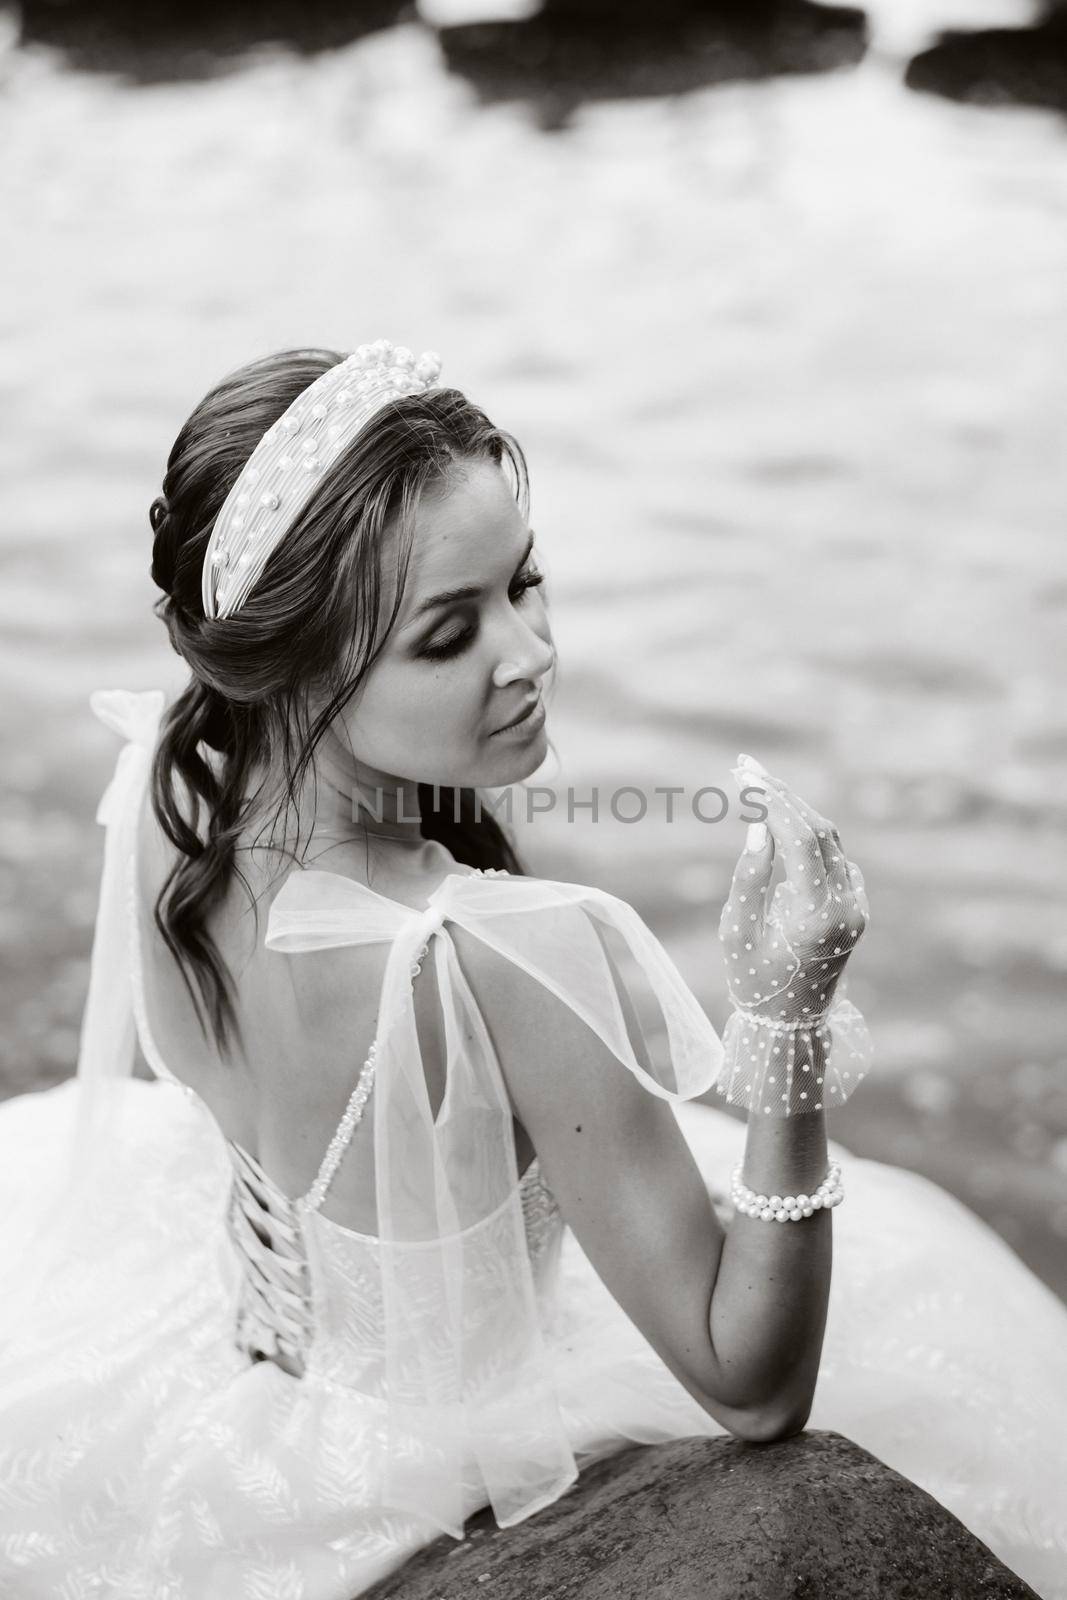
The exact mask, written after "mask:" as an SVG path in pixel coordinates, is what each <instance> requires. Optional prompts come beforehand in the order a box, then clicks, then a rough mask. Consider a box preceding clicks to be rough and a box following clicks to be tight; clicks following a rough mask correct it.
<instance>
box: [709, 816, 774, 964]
mask: <svg viewBox="0 0 1067 1600" xmlns="http://www.w3.org/2000/svg"><path fill="white" fill-rule="evenodd" d="M753 846H754V847H755V848H753ZM773 876H774V835H773V834H772V833H771V831H770V829H769V828H767V827H766V826H765V825H764V824H763V823H762V822H755V823H753V824H752V826H751V827H750V828H749V830H748V838H747V840H746V843H745V849H744V850H742V852H741V855H740V857H739V858H738V862H737V865H736V867H735V868H734V875H733V879H732V881H731V883H730V892H729V894H728V895H727V897H726V904H725V906H724V907H723V912H722V917H721V919H720V922H719V932H720V934H721V935H722V936H723V938H724V939H727V938H728V936H729V935H731V934H732V935H733V937H734V939H736V940H740V941H742V942H743V941H745V940H748V939H750V938H752V936H753V933H755V934H756V935H757V936H758V935H759V934H761V933H762V931H763V928H764V926H765V923H766V919H767V901H768V891H769V889H770V885H771V878H772V877H773Z"/></svg>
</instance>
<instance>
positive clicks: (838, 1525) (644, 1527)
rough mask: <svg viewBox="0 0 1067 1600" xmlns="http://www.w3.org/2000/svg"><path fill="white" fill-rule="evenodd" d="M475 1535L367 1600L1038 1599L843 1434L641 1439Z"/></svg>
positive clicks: (417, 1562)
mask: <svg viewBox="0 0 1067 1600" xmlns="http://www.w3.org/2000/svg"><path fill="white" fill-rule="evenodd" d="M753 1507H758V1508H759V1512H758V1515H754V1514H753ZM465 1531H466V1539H465V1541H464V1543H463V1544H458V1545H457V1544H456V1543H455V1541H454V1540H452V1539H449V1538H447V1537H446V1538H441V1539H438V1540H436V1541H435V1542H434V1543H433V1544H431V1545H429V1546H428V1547H427V1548H426V1549H425V1550H422V1551H420V1552H419V1554H418V1555H417V1556H415V1557H414V1558H413V1559H412V1560H411V1561H409V1562H408V1563H407V1564H406V1565H405V1566H404V1567H402V1568H401V1569H400V1571H399V1572H398V1573H396V1574H394V1575H393V1576H392V1577H390V1578H387V1579H386V1581H385V1582H384V1583H381V1584H376V1585H375V1587H374V1588H373V1589H370V1590H368V1591H367V1594H366V1597H365V1600H460V1597H462V1600H468V1597H469V1596H470V1595H475V1594H481V1593H487V1594H492V1595H493V1596H494V1597H495V1600H534V1597H539V1596H545V1597H546V1600H547V1597H548V1596H550V1595H551V1596H552V1600H564V1597H567V1596H573V1597H574V1600H579V1597H580V1600H696V1597H697V1596H699V1597H700V1600H792V1597H795V1596H800V1595H812V1596H818V1600H911V1597H912V1596H917V1595H921V1596H923V1597H924V1600H934V1596H945V1597H947V1596H957V1597H959V1600H963V1597H964V1596H967V1597H968V1600H978V1597H979V1596H981V1597H982V1600H1027V1597H1030V1600H1037V1597H1036V1595H1035V1593H1034V1590H1033V1589H1031V1588H1030V1586H1029V1585H1028V1584H1026V1583H1024V1582H1023V1581H1022V1579H1021V1578H1018V1577H1016V1575H1015V1574H1014V1573H1012V1572H1010V1571H1009V1570H1008V1568H1007V1567H1005V1566H1004V1565H1003V1564H1002V1563H1001V1562H1000V1561H998V1560H997V1558H996V1556H995V1555H994V1554H993V1552H992V1551H991V1550H990V1549H989V1548H988V1547H987V1546H986V1545H984V1544H982V1543H981V1541H980V1540H979V1539H976V1538H975V1536H974V1534H972V1533H971V1532H969V1530H968V1529H967V1528H965V1527H964V1525H963V1523H962V1522H959V1521H958V1520H957V1519H956V1518H955V1517H954V1516H953V1515H952V1514H951V1512H949V1511H946V1510H945V1508H944V1506H942V1505H940V1504H939V1503H938V1501H936V1500H935V1499H933V1497H932V1496H931V1495H928V1494H926V1493H925V1491H924V1490H922V1489H920V1488H918V1486H917V1485H916V1484H914V1483H911V1482H910V1481H909V1480H908V1479H907V1478H902V1477H901V1476H900V1475H899V1473H896V1472H894V1471H893V1470H892V1469H891V1468H890V1467H887V1466H886V1465H885V1464H884V1462H882V1461H879V1460H878V1458H877V1456H872V1455H870V1454H869V1453H868V1452H867V1451H866V1450H861V1449H860V1447H859V1445H855V1444H853V1443H852V1442H851V1441H850V1440H848V1439H845V1438H842V1436H841V1435H840V1434H837V1433H819V1432H813V1433H802V1434H799V1435H797V1436H796V1437H794V1438H792V1439H784V1440H781V1441H779V1442H777V1443H775V1444H766V1445H756V1446H753V1445H749V1444H742V1443H740V1442H739V1441H738V1440H736V1439H682V1440H679V1441H678V1442H676V1443H671V1444H662V1445H653V1446H645V1447H642V1446H637V1447H636V1448H633V1449H627V1450H623V1451H620V1452H619V1454H617V1455H614V1456H611V1457H610V1458H609V1459H608V1460H606V1461H601V1462H598V1463H597V1464H596V1465H595V1466H592V1467H588V1468H587V1469H586V1470H585V1471H584V1472H583V1473H582V1475H581V1477H580V1478H579V1480H578V1482H577V1484H575V1486H574V1487H573V1488H572V1489H570V1490H568V1491H567V1493H566V1494H564V1495H563V1497H562V1499H559V1500H557V1501H555V1502H554V1504H552V1505H550V1506H549V1507H548V1508H547V1509H546V1510H544V1511H541V1512H539V1513H538V1514H537V1515H536V1516H534V1517H531V1518H530V1519H529V1521H527V1522H520V1523H518V1524H517V1525H516V1526H515V1527H512V1528H498V1527H497V1526H496V1524H495V1522H494V1520H493V1516H492V1513H491V1512H490V1511H489V1510H488V1509H486V1510H485V1511H481V1512H479V1513H478V1514H477V1515H476V1516H475V1517H472V1518H471V1520H470V1521H469V1522H468V1523H467V1527H466V1530H465ZM483 1584H484V1585H485V1586H486V1587H485V1588H484V1590H483V1588H482V1587H481V1586H482V1585H483Z"/></svg>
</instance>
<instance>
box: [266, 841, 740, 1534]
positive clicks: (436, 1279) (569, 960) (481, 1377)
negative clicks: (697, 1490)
mask: <svg viewBox="0 0 1067 1600" xmlns="http://www.w3.org/2000/svg"><path fill="white" fill-rule="evenodd" d="M450 925H455V926H456V927H461V928H463V929H464V930H465V931H466V932H467V933H469V934H471V935H473V936H474V937H475V938H476V939H478V940H480V941H481V943H482V944H484V945H486V946H488V947H490V948H491V949H492V950H493V951H495V952H496V953H497V955H499V956H500V957H503V958H504V959H505V960H507V961H508V962H510V963H513V964H514V965H515V966H517V967H520V968H521V969H522V970H523V971H524V972H525V973H526V974H527V975H529V976H530V977H532V978H533V979H535V980H536V981H537V982H538V983H540V984H541V985H542V986H543V988H544V989H545V990H546V991H547V993H546V997H545V1003H546V1006H548V1005H550V1004H551V1001H550V999H549V996H554V997H555V999H556V1000H557V1001H559V1002H562V1003H563V1004H565V1005H567V1006H569V1007H570V1008H571V1009H572V1010H573V1011H574V1012H576V1013H577V1015H578V1016H579V1017H581V1018H582V1019H583V1020H584V1021H585V1022H586V1023H587V1025H588V1026H589V1028H590V1029H591V1030H592V1031H593V1033H595V1034H597V1035H598V1036H599V1037H600V1038H601V1039H602V1040H603V1041H604V1043H605V1044H607V1045H608V1047H609V1049H610V1050H611V1052H612V1054H613V1055H614V1056H615V1057H616V1058H617V1060H618V1061H619V1062H620V1064H621V1065H622V1066H623V1067H625V1068H627V1069H628V1070H629V1071H630V1072H632V1073H633V1074H634V1075H635V1076H636V1077H637V1078H638V1079H639V1081H640V1082H642V1083H643V1084H644V1086H645V1087H646V1088H647V1089H648V1090H649V1091H650V1092H651V1093H654V1094H658V1095H661V1096H664V1097H666V1098H674V1099H681V1098H689V1097H692V1096H694V1095H696V1094H700V1093H702V1092H703V1091H704V1090H706V1089H707V1088H708V1087H709V1086H710V1085H711V1083H712V1082H713V1081H714V1079H715V1076H716V1074H717V1072H718V1071H719V1068H720V1065H721V1062H722V1046H721V1043H720V1041H719V1037H718V1035H717V1034H716V1032H715V1029H714V1028H713V1027H712V1025H711V1023H710V1022H709V1021H708V1019H707V1017H706V1016H705V1015H704V1013H703V1011H702V1010H701V1008H700V1006H699V1005H698V1003H697V1001H696V999H695V998H694V996H693V995H692V993H691V991H690V990H689V989H688V987H687V986H686V984H685V982H684V980H683V979H682V977H681V975H680V973H679V972H678V971H677V969H676V968H675V966H674V964H673V962H672V961H671V959H670V957H669V956H668V955H667V953H666V951H665V950H664V949H663V947H662V945H661V944H660V943H659V941H658V940H657V939H656V938H655V936H654V935H653V934H652V932H651V931H650V930H649V929H648V928H647V927H646V925H645V924H644V923H643V922H642V921H641V919H640V917H639V916H638V915H637V913H636V912H635V911H634V910H633V909H632V908H631V907H630V906H628V905H627V904H626V903H625V902H624V901H621V900H617V899H615V897H614V896H612V895H609V894H605V893H602V892H601V891H599V890H596V889H590V888H587V887H585V886H583V885H580V884H570V883H558V882H550V881H547V880H545V879H532V878H524V877H519V876H515V877H512V876H510V875H504V876H502V877H482V876H480V875H473V876H468V875H467V874H465V873H452V874H450V875H449V876H448V877H447V878H445V879H444V880H443V882H442V883H441V884H440V885H439V886H438V888H437V889H436V890H435V891H434V893H433V894H432V895H431V896H430V897H429V900H428V902H427V904H426V906H425V907H423V908H419V909H412V908H410V907H408V906H404V905H399V904H398V903H397V902H395V901H392V900H388V899H385V898H384V897H382V896H381V895H378V894H377V893H375V892H374V891H373V890H371V889H369V888H367V887H366V886H365V885H362V884H359V883H356V882H353V881H351V880H349V879H345V878H342V877H339V876H336V875H334V874H332V873H324V872H315V871H295V872H293V873H291V874H290V876H289V878H288V879H287V881H286V883H285V884H284V885H283V887H282V889H281V891H280V892H279V894H278V896H277V897H276V899H275V901H274V904H273V906H272V907H271V913H270V924H269V928H268V933H267V939H266V943H267V945H268V947H270V948H271V949H274V950H277V951H281V952H286V953H290V954H295V953H297V952H301V951H313V950H321V949H326V948H329V947H330V946H338V945H346V944H364V943H371V942H376V941H379V942H380V941H389V943H390V946H391V948H390V950H389V953H388V957H387V960H386V967H385V973H384V977H383V980H382V987H381V993H380V998H379V1010H378V1034H377V1057H376V1072H375V1081H374V1092H373V1095H372V1097H371V1102H370V1106H371V1115H372V1117H373V1128H374V1159H375V1172H376V1179H375V1181H376V1200H377V1210H378V1237H379V1259H380V1262H381V1273H382V1300H383V1309H384V1319H385V1345H386V1363H385V1370H386V1374H387V1384H386V1394H385V1405H386V1413H387V1424H388V1431H389V1449H388V1452H387V1456H388V1465H387V1477H386V1485H385V1491H384V1498H385V1502H386V1504H387V1505H389V1506H391V1507H393V1508H395V1509H397V1510H402V1511H407V1512H411V1513H413V1514H415V1515H417V1516H420V1517H424V1518H429V1519H430V1520H431V1521H432V1522H433V1523H434V1524H435V1525H436V1526H437V1527H439V1528H442V1529H444V1530H445V1531H446V1532H448V1533H450V1534H452V1536H453V1537H455V1538H460V1537H461V1536H462V1531H463V1523H464V1519H465V1517H466V1516H467V1515H469V1514H470V1511H471V1510H472V1509H474V1508H475V1507H476V1506H477V1505H479V1504H481V1503H484V1501H485V1500H486V1499H488V1500H489V1502H490V1503H491V1504H492V1506H493V1509H494V1512H495V1514H496V1518H497V1521H498V1523H499V1524H500V1525H501V1526H506V1525H508V1524H510V1523H514V1522H518V1521H520V1520H522V1519H523V1518H524V1517H527V1516H529V1515H531V1513H532V1512H534V1511H536V1510H537V1509H538V1508H539V1507H540V1506H542V1505H545V1504H547V1503H548V1502H549V1501H551V1500H553V1499H555V1498H556V1497H557V1496H558V1495H559V1494H560V1493H561V1492H562V1491H563V1490H564V1489H565V1488H566V1487H567V1485H568V1484H570V1483H572V1482H573V1481H574V1479H575V1477H576V1476H577V1470H576V1466H575V1461H574V1456H573V1453H572V1451H571V1448H570V1444H569V1442H568V1437H567V1434H566V1430H565V1427H564V1424H563V1421H562V1418H561V1414H560V1407H559V1402H558V1399H557V1396H556V1391H555V1387H554V1383H553V1379H552V1375H551V1370H550V1366H549V1363H548V1360H547V1357H546V1353H545V1349H544V1345H543V1340H542V1334H541V1325H540V1321H539V1301H538V1289H537V1287H536V1286H535V1283H534V1280H533V1273H532V1267H531V1262H530V1257H529V1254H528V1251H527V1247H526V1235H525V1227H524V1222H523V1214H522V1204H521V1194H520V1188H519V1179H518V1171H517V1165H516V1158H515V1147H514V1137H513V1118H512V1110H511V1104H510V1100H509V1095H508V1091H507V1088H506V1085H505V1080H504V1076H503V1073H502V1070H501V1066H500V1063H499V1061H498V1059H497V1056H496V1053H495V1050H494V1047H493V1043H492V1040H491V1037H490V1035H489V1031H488V1029H487V1026H486V1023H485V1020H484V1018H483V1016H482V1012H481V1010H480V1008H479V1005H478V1001H477V998H476V996H475V994H474V993H473V992H472V989H471V986H470V984H469V982H468V979H467V976H466V974H465V971H464V968H463V966H462V965H461V963H460V961H459V959H458V955H457V950H456V946H455V943H454V941H453V937H452V932H451V931H450ZM424 947H427V949H426V951H425V952H424ZM431 949H432V955H433V962H434V972H435V976H436V980H437V992H438V995H439V997H440V1006H441V1020H442V1036H443V1039H444V1053H445V1068H446V1081H445V1093H444V1099H443V1101H442V1103H441V1105H440V1108H439V1110H438V1112H437V1115H436V1117H435V1116H434V1114H433V1111H432V1107H431V1104H430V1099H429V1093H428V1089H427V1082H426V1074H425V1070H424V1065H423V1061H422V1055H421V1049H420V1041H419V1035H418V1031H417V1028H416V1023H415V1013H414V1004H413V984H414V982H415V974H416V972H417V971H418V970H419V963H420V961H421V959H422V958H423V956H424V953H425V954H428V953H429V950H431ZM627 967H629V968H630V972H629V973H628V974H626V975H625V976H620V969H625V968H627ZM624 990H625V998H626V1000H627V1002H628V1004H630V1005H632V1006H634V1007H635V1008H636V1009H637V1012H638V1026H637V1027H636V1028H632V1027H631V1026H628V1021H627V1017H626V1015H625V1013H624V1007H623V1004H622V1003H621V1001H622V997H623V991H624ZM642 1007H643V1009H644V1016H643V1017H642V1016H641V1015H640V1010H641V1008H642ZM645 1025H647V1028H648V1034H647V1037H646V1036H645V1035H644V1033H643V1027H644V1026H645ZM605 1092H606V1093H610V1085H605Z"/></svg>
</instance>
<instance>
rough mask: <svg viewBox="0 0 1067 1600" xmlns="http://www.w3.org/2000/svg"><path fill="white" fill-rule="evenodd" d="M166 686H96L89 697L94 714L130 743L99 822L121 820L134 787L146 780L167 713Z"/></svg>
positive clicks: (99, 809) (105, 794) (102, 802)
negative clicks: (146, 772) (138, 688)
mask: <svg viewBox="0 0 1067 1600" xmlns="http://www.w3.org/2000/svg"><path fill="white" fill-rule="evenodd" d="M163 698H164V697H163V691H162V689H145V690H144V691H143V692H141V693H137V692H135V691H134V690H131V689H94V690H93V692H92V694H91V695H90V696H89V705H90V706H91V708H92V710H93V713H94V714H95V715H96V716H97V717H99V718H100V721H101V722H102V723H103V724H104V726H105V727H107V728H111V729H112V730H113V731H114V732H115V733H120V734H121V735H122V736H123V738H124V739H125V740H126V741H127V743H126V744H125V745H124V746H123V748H122V749H121V750H120V752H119V758H118V763H117V765H116V767H115V773H114V776H113V778H112V779H111V782H110V783H109V784H108V786H107V788H106V789H105V790H104V792H103V794H102V795H101V797H100V804H99V805H98V807H97V811H96V820H97V822H102V823H104V824H105V825H106V824H109V823H111V822H115V821H116V820H118V818H119V817H120V816H122V814H123V812H124V810H126V809H127V807H126V804H125V802H126V801H127V800H128V799H129V797H130V793H131V790H133V789H134V787H135V786H136V785H138V784H139V782H140V781H141V780H142V779H143V777H144V774H145V771H146V768H147V766H148V763H149V762H150V760H151V756H152V750H153V748H154V746H155V742H156V738H157V736H158V733H159V719H160V717H161V716H162V714H163Z"/></svg>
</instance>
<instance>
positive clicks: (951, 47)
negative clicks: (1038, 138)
mask: <svg viewBox="0 0 1067 1600" xmlns="http://www.w3.org/2000/svg"><path fill="white" fill-rule="evenodd" d="M905 81H906V83H907V85H908V87H909V88H910V89H922V90H926V91H928V92H931V93H933V94H943V95H947V96H948V98H949V99H951V100H965V101H968V102H970V103H971V104H975V105H991V106H997V105H1012V104H1016V105H1027V106H1051V107H1052V108H1053V109H1054V110H1058V111H1067V6H1057V7H1056V8H1054V9H1053V10H1052V11H1051V12H1050V13H1049V14H1048V15H1046V16H1045V17H1043V18H1042V20H1041V21H1040V22H1037V23H1035V24H1034V26H1033V27H1031V28H983V29H981V30H979V31H977V32H973V33H965V32H962V31H960V30H957V29H952V30H950V31H949V32H946V33H942V34H941V35H940V36H939V37H938V40H937V43H936V44H934V45H931V47H930V48H929V49H928V50H923V51H921V52H920V53H919V54H918V55H917V56H914V57H913V58H912V60H911V61H910V62H909V64H908V69H907V73H906V76H905Z"/></svg>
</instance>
